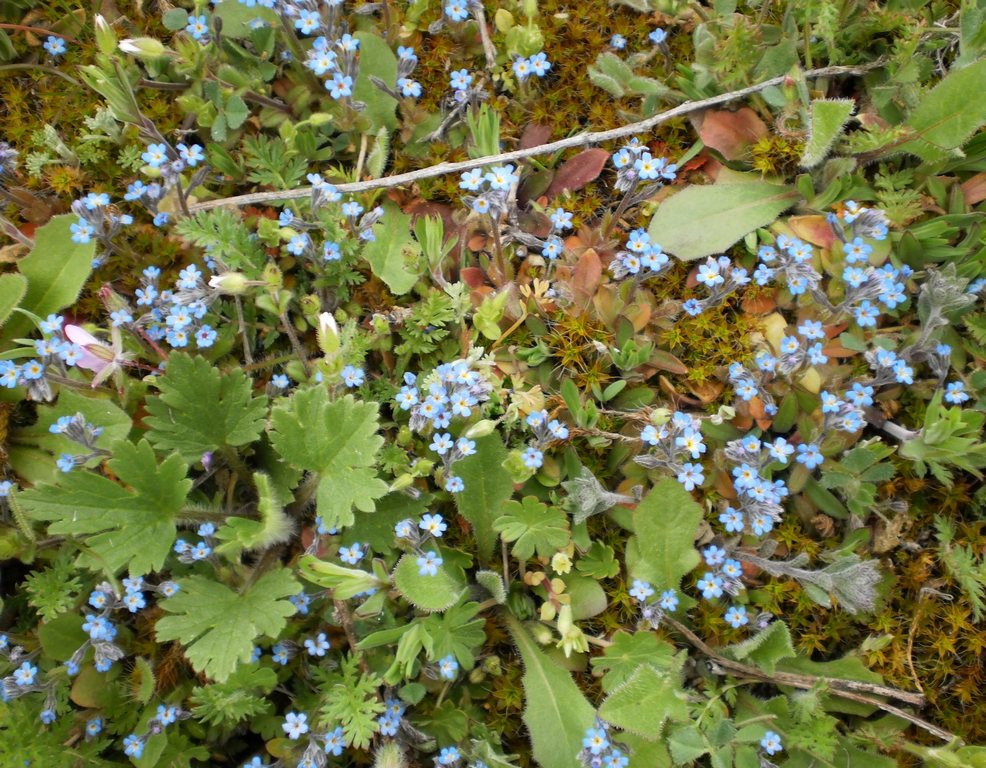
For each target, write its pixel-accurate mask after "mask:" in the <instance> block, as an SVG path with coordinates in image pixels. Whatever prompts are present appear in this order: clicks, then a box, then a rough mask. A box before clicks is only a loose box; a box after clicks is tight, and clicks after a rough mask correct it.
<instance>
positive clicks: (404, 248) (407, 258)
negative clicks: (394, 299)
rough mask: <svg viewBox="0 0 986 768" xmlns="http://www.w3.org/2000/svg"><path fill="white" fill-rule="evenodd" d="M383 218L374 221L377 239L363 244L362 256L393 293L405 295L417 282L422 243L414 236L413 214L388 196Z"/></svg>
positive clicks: (384, 205)
mask: <svg viewBox="0 0 986 768" xmlns="http://www.w3.org/2000/svg"><path fill="white" fill-rule="evenodd" d="M383 209H384V215H383V218H382V219H381V220H380V221H379V222H377V223H376V224H374V225H373V233H374V234H375V235H376V239H375V240H372V241H371V242H369V243H367V244H366V245H365V246H363V258H364V259H366V260H367V261H368V262H370V268H371V269H372V270H373V274H375V275H376V276H377V277H379V278H380V279H381V280H383V281H384V282H385V283H386V284H387V287H388V288H390V290H391V291H393V293H394V294H396V295H398V296H402V295H403V294H405V293H407V292H408V291H410V290H411V288H413V287H414V284H415V283H416V282H418V276H419V274H420V271H419V269H418V257H419V256H420V255H421V246H420V245H418V242H417V241H416V240H415V239H414V238H413V237H412V236H411V217H410V216H408V215H407V214H405V213H404V212H403V211H402V210H401V209H400V208H398V207H397V205H396V204H394V203H392V202H390V201H389V200H388V201H387V202H385V203H384V204H383Z"/></svg>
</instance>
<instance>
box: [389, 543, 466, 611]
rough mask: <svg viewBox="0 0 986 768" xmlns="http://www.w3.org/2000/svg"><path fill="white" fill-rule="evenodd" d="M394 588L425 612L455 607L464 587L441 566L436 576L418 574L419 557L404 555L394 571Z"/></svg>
mask: <svg viewBox="0 0 986 768" xmlns="http://www.w3.org/2000/svg"><path fill="white" fill-rule="evenodd" d="M394 586H395V587H397V589H398V590H399V591H400V593H401V595H403V597H404V599H405V600H407V601H408V602H409V603H411V604H412V605H414V606H416V607H418V608H421V609H422V610H425V611H444V610H446V609H448V608H451V607H452V606H453V605H455V604H456V603H457V602H458V600H459V598H460V597H461V596H462V591H463V585H462V584H459V583H458V582H457V581H456V580H455V579H454V578H452V576H451V575H450V574H449V572H448V570H447V569H446V567H445V566H444V565H443V566H440V567H439V568H438V572H437V573H436V574H435V575H434V576H422V575H421V574H420V573H419V572H418V563H417V556H416V555H413V554H408V555H404V556H403V557H402V558H401V559H400V562H399V563H397V567H396V568H395V569H394Z"/></svg>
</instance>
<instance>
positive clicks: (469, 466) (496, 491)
mask: <svg viewBox="0 0 986 768" xmlns="http://www.w3.org/2000/svg"><path fill="white" fill-rule="evenodd" d="M506 458H507V449H506V448H504V447H503V440H502V438H501V437H500V436H499V435H497V434H492V435H487V436H486V437H481V438H479V439H478V440H476V453H475V454H473V455H472V456H466V457H465V458H464V459H460V460H459V461H457V462H456V463H455V474H457V475H458V476H459V477H461V478H462V482H463V484H464V485H465V488H466V490H465V492H464V493H457V494H456V495H455V505H456V507H457V508H458V510H459V514H460V515H462V516H463V517H464V518H465V519H466V520H468V521H469V523H470V524H471V525H472V532H473V536H474V537H475V538H476V550H477V553H478V555H479V559H480V560H489V559H490V557H491V556H492V555H493V548H494V547H495V546H496V531H494V530H493V521H494V520H495V519H496V518H497V517H498V516H499V515H500V513H501V512H502V510H503V505H504V504H506V502H507V501H508V500H509V499H510V496H511V495H512V494H513V491H514V483H513V480H512V478H511V477H510V473H509V472H508V471H507V470H506V469H504V467H503V462H504V461H505V460H506Z"/></svg>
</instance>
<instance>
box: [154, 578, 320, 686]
mask: <svg viewBox="0 0 986 768" xmlns="http://www.w3.org/2000/svg"><path fill="white" fill-rule="evenodd" d="M179 585H180V586H181V591H179V592H178V594H177V595H175V596H174V597H170V598H168V599H167V600H163V601H161V603H160V605H161V607H162V608H163V609H164V610H165V611H166V612H167V613H169V614H171V615H170V616H165V617H163V618H161V619H160V620H159V621H158V622H157V625H156V631H157V639H158V642H167V641H169V640H177V641H178V642H180V643H182V645H184V646H185V655H186V656H187V657H188V660H189V661H190V662H191V663H192V666H193V667H194V668H195V670H196V671H197V672H201V673H203V674H206V675H208V676H209V677H211V678H213V679H214V680H217V681H218V682H220V683H222V682H225V681H226V680H228V679H229V677H230V675H232V674H233V671H234V670H235V669H236V666H237V664H238V663H240V662H243V663H246V662H248V661H250V658H251V656H252V654H253V646H254V645H255V643H256V640H257V638H258V637H260V636H261V635H267V636H269V637H277V636H278V634H279V633H280V632H281V630H282V629H283V628H284V625H285V624H286V622H287V618H288V616H291V615H293V614H294V613H295V611H296V608H295V606H294V605H293V604H292V603H291V602H290V601H289V600H287V599H285V598H287V597H289V596H290V595H295V594H297V593H298V592H300V591H301V585H300V584H299V583H298V582H297V581H295V579H294V577H293V576H292V575H291V572H290V571H288V570H287V569H286V568H278V569H276V570H272V571H268V572H267V573H265V574H264V575H263V576H261V577H260V578H259V579H257V581H256V582H255V583H254V584H253V586H251V587H250V589H249V590H247V591H245V592H235V591H234V590H232V589H230V588H229V587H227V586H226V585H225V584H220V583H219V582H218V581H216V580H215V579H214V578H211V577H207V576H198V575H195V576H189V577H188V578H187V579H181V580H180V581H179Z"/></svg>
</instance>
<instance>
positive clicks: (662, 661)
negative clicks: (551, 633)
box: [589, 630, 674, 693]
mask: <svg viewBox="0 0 986 768" xmlns="http://www.w3.org/2000/svg"><path fill="white" fill-rule="evenodd" d="M673 657H674V646H672V645H671V644H670V643H667V642H665V641H664V640H661V639H659V638H658V637H657V635H655V634H654V633H653V632H643V631H641V632H634V633H633V634H632V635H631V634H629V633H628V632H624V631H622V630H620V631H619V632H617V633H616V634H614V635H613V641H612V645H610V646H609V647H607V648H606V650H604V651H603V655H602V656H594V657H593V658H592V660H591V661H590V662H589V663H590V664H592V668H593V670H595V671H598V672H603V673H604V674H603V680H602V685H603V690H604V691H606V692H607V693H612V692H613V691H615V690H616V689H617V688H618V687H619V686H621V685H622V684H623V683H624V682H626V680H627V679H628V678H629V677H630V676H631V675H633V673H634V672H636V671H637V670H638V669H639V668H640V666H641V665H642V664H650V665H651V666H653V667H655V668H656V669H658V670H666V669H670V668H671V662H672V659H673Z"/></svg>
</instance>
